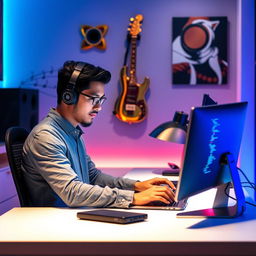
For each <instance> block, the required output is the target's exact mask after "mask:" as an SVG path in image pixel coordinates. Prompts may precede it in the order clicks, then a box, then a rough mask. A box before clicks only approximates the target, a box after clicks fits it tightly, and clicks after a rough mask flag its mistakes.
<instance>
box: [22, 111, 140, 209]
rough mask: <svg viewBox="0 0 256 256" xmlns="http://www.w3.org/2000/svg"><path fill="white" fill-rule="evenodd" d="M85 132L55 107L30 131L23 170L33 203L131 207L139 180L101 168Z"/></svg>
mask: <svg viewBox="0 0 256 256" xmlns="http://www.w3.org/2000/svg"><path fill="white" fill-rule="evenodd" d="M82 134H83V132H82V130H81V129H80V127H79V126H77V127H76V128H75V127H74V126H73V125H72V124H71V123H69V122H68V121H67V120H66V119H64V118H63V117H61V115H60V114H59V113H58V112H57V111H55V110H54V109H51V110H50V112H49V114H48V116H47V117H46V118H45V119H44V120H43V121H41V122H40V123H39V124H38V125H37V126H36V127H35V128H34V129H33V130H32V132H31V133H30V134H29V136H28V138H27V140H26V142H25V144H24V147H23V159H22V171H23V174H24V178H25V182H26V184H27V186H28V188H29V194H30V195H31V201H32V202H31V203H32V206H69V207H81V206H91V207H121V208H127V207H129V204H130V203H131V202H132V201H133V194H134V191H132V190H133V188H134V183H135V182H136V181H135V180H130V179H125V178H115V177H112V176H110V175H107V174H104V173H102V172H101V171H100V170H98V169H97V168H96V167H95V164H94V163H93V161H92V160H91V159H90V157H89V156H88V155H87V154H86V150H85V146H84V141H83V139H82V136H81V135H82Z"/></svg>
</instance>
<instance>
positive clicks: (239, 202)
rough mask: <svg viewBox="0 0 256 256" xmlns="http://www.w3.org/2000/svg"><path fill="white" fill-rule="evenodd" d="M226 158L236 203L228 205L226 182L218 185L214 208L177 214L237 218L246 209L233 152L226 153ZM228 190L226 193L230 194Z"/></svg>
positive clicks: (185, 216) (180, 215)
mask: <svg viewBox="0 0 256 256" xmlns="http://www.w3.org/2000/svg"><path fill="white" fill-rule="evenodd" d="M225 159H226V161H227V165H228V167H229V170H230V174H231V182H232V184H233V187H234V192H235V198H236V204H235V205H233V206H228V196H227V195H226V194H225V189H226V187H227V183H226V184H222V185H220V186H218V187H217V192H216V196H215V199H214V203H213V208H210V209H203V210H197V211H190V212H182V213H178V214H177V215H176V216H177V217H181V218H189V217H190V218H191V217H192V218H193V217H206V218H235V217H238V216H240V215H242V214H243V212H244V211H245V197H244V192H243V189H242V185H241V181H240V178H239V174H238V171H237V167H236V163H235V161H234V159H233V156H232V154H229V153H228V154H225ZM228 192H229V191H228V190H227V191H226V193H227V194H228Z"/></svg>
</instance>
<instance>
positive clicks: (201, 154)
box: [176, 102, 247, 200]
mask: <svg viewBox="0 0 256 256" xmlns="http://www.w3.org/2000/svg"><path fill="white" fill-rule="evenodd" d="M246 107H247V102H240V103H231V104H223V105H210V106H202V107H195V108H192V110H191V114H190V122H189V127H188V136H187V139H186V145H185V148H184V153H183V161H182V166H181V172H180V182H179V183H178V187H177V191H176V200H181V199H184V198H187V197H190V196H192V195H195V194H198V193H200V192H203V191H205V190H208V189H210V188H213V187H216V186H218V185H220V184H223V183H227V182H229V181H230V180H231V178H230V171H229V169H228V168H227V166H226V165H223V164H222V161H223V156H224V154H225V153H231V154H232V156H233V159H234V161H235V164H237V160H238V155H239V149H240V144H241V139H242V133H243V127H244V121H245V114H246Z"/></svg>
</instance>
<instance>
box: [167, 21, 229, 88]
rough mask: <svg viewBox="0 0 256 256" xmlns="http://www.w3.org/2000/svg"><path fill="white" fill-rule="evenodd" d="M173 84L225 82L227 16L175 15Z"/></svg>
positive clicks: (173, 26) (173, 23)
mask: <svg viewBox="0 0 256 256" xmlns="http://www.w3.org/2000/svg"><path fill="white" fill-rule="evenodd" d="M171 70H172V82H173V84H191V85H196V84H218V85H221V84H226V83H227V75H228V62H227V17H186V18H184V17H183V18H181V17H174V18H173V21H172V67H171Z"/></svg>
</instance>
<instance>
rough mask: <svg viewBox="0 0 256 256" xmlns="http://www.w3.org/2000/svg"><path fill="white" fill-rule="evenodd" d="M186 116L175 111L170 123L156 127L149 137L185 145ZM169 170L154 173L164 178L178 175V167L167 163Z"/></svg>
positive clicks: (181, 112)
mask: <svg viewBox="0 0 256 256" xmlns="http://www.w3.org/2000/svg"><path fill="white" fill-rule="evenodd" d="M187 123H188V114H186V113H184V112H183V111H176V112H175V114H174V117H173V120H172V121H171V122H166V123H163V124H161V125H159V126H158V127H156V128H155V129H154V130H153V131H152V132H151V133H150V134H149V136H151V137H153V138H157V139H159V140H163V141H170V142H175V143H179V144H185V142H186V132H187ZM168 164H169V166H170V169H168V170H161V171H160V173H159V171H157V170H156V172H155V173H157V174H162V175H165V176H171V175H179V167H178V166H176V165H175V164H172V163H168Z"/></svg>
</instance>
